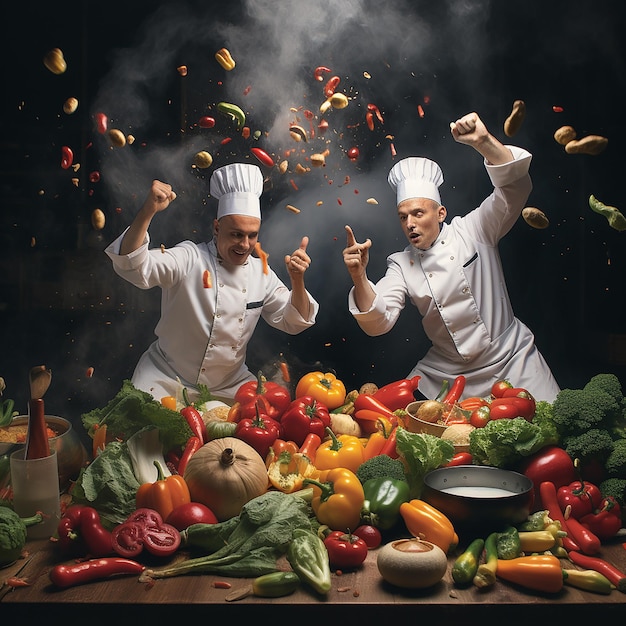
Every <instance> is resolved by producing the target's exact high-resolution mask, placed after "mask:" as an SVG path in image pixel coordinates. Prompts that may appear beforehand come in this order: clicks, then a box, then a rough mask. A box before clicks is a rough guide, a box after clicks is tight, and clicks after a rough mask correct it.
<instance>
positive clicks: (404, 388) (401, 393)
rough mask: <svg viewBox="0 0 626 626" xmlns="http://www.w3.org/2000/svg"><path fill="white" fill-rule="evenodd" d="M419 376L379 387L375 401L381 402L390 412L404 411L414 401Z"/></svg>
mask: <svg viewBox="0 0 626 626" xmlns="http://www.w3.org/2000/svg"><path fill="white" fill-rule="evenodd" d="M420 378H421V376H413V378H403V379H401V380H397V381H395V382H393V383H389V384H387V385H384V386H383V387H381V388H380V389H379V390H378V391H377V392H376V393H375V394H373V395H374V398H376V400H379V401H380V402H382V403H383V404H384V405H385V406H386V407H388V408H389V409H390V410H391V411H397V410H398V409H405V408H406V407H407V406H408V405H409V404H410V403H411V402H414V401H415V391H416V390H417V387H418V385H419V381H420Z"/></svg>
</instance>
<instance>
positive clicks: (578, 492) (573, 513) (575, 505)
mask: <svg viewBox="0 0 626 626" xmlns="http://www.w3.org/2000/svg"><path fill="white" fill-rule="evenodd" d="M556 499H557V502H558V503H559V506H560V507H561V510H562V511H564V510H565V508H566V507H567V506H569V507H570V517H575V518H576V519H580V518H581V517H583V516H584V515H587V514H589V513H593V512H594V511H595V510H596V509H598V508H600V504H601V503H602V493H600V489H598V487H596V486H595V485H594V484H592V483H586V482H584V481H582V480H575V481H574V482H572V483H570V484H569V485H563V486H562V487H559V488H558V489H557V492H556Z"/></svg>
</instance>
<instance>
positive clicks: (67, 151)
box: [61, 146, 74, 170]
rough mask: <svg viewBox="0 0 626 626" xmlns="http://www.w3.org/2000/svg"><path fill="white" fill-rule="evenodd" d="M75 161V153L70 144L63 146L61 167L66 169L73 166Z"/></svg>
mask: <svg viewBox="0 0 626 626" xmlns="http://www.w3.org/2000/svg"><path fill="white" fill-rule="evenodd" d="M73 161H74V153H73V152H72V149H71V148H69V147H68V146H63V147H62V148H61V167H62V168H63V169H64V170H67V169H69V168H70V167H71V166H72V163H73Z"/></svg>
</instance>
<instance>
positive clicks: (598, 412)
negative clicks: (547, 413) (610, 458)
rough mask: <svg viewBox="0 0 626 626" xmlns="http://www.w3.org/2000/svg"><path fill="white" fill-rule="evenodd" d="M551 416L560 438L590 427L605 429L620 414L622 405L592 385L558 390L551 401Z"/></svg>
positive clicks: (582, 431)
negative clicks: (552, 401)
mask: <svg viewBox="0 0 626 626" xmlns="http://www.w3.org/2000/svg"><path fill="white" fill-rule="evenodd" d="M552 416H553V418H554V422H555V424H556V427H557V429H558V431H559V433H560V435H561V437H567V436H569V435H579V434H582V433H584V432H586V431H588V430H589V429H591V428H607V429H608V428H609V427H610V426H611V425H612V424H613V423H615V422H616V421H618V420H619V419H620V418H621V417H622V407H621V405H620V404H619V403H618V402H617V400H616V399H615V398H614V397H613V396H611V395H610V394H608V393H607V392H606V391H603V390H602V389H600V388H599V387H598V386H597V385H591V386H589V387H585V388H584V389H561V391H559V393H558V394H557V396H556V398H555V399H554V403H553V404H552Z"/></svg>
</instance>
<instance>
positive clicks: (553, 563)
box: [496, 554, 563, 593]
mask: <svg viewBox="0 0 626 626" xmlns="http://www.w3.org/2000/svg"><path fill="white" fill-rule="evenodd" d="M496 577H497V578H501V579H502V580H506V581H508V582H511V583H515V584H516V585H520V586H522V587H526V589H532V590H534V591H543V592H544V593H558V592H559V591H561V589H562V588H563V570H562V568H561V562H560V560H559V558H558V557H556V556H554V555H550V554H531V555H528V556H519V557H517V558H515V559H498V565H497V567H496Z"/></svg>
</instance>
